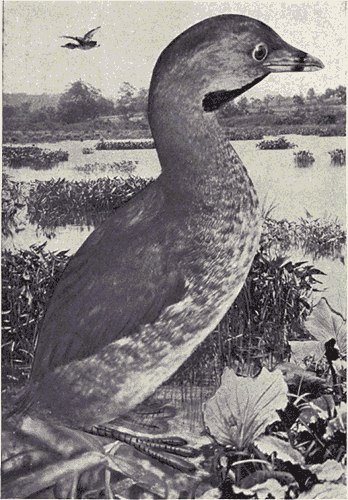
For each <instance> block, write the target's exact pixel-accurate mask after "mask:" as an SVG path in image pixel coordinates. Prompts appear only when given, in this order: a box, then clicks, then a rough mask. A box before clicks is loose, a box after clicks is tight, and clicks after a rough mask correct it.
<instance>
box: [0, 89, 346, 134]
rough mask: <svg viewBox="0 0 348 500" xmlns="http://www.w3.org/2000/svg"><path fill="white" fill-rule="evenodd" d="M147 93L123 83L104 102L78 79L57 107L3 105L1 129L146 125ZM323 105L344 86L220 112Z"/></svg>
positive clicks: (339, 97) (337, 99) (341, 100)
mask: <svg viewBox="0 0 348 500" xmlns="http://www.w3.org/2000/svg"><path fill="white" fill-rule="evenodd" d="M147 97H148V90H147V89H145V88H141V89H136V88H135V87H134V86H132V85H131V84H130V83H128V82H124V83H123V84H122V85H121V87H120V90H119V96H118V99H117V100H116V101H112V100H110V99H106V98H105V97H103V96H102V94H101V92H100V90H98V89H95V88H94V87H92V86H91V85H89V84H87V83H84V82H82V81H81V80H79V81H77V82H75V83H73V84H71V86H70V87H69V89H68V90H67V91H66V92H64V93H63V94H62V95H61V96H60V98H59V101H58V105H57V107H54V106H43V107H42V108H39V109H35V110H31V103H30V101H26V102H22V103H21V104H20V105H19V106H13V105H10V104H6V100H5V104H4V106H3V129H4V130H23V129H45V128H46V129H48V130H55V129H58V128H59V127H61V126H62V125H71V124H77V123H80V122H85V121H87V120H94V119H96V118H103V119H104V118H107V117H111V116H118V117H119V119H120V120H122V122H123V124H124V125H127V124H129V123H130V122H132V121H133V122H134V121H136V122H139V123H143V124H145V123H147V117H146V110H147ZM327 103H334V104H346V87H344V86H342V85H339V86H338V87H337V88H336V89H330V88H329V89H326V90H325V92H324V93H323V94H321V95H316V93H315V91H314V89H313V88H310V89H309V90H308V92H307V95H306V97H304V96H302V95H294V96H293V97H283V96H281V95H277V96H274V95H266V96H265V97H264V98H263V99H255V98H253V97H252V98H250V99H248V98H247V97H245V96H244V97H242V98H241V99H240V100H239V101H237V102H231V103H230V104H229V105H227V106H225V107H224V108H223V109H222V110H221V112H222V116H223V117H224V116H225V117H233V116H236V115H239V116H243V115H244V116H246V115H248V114H253V113H258V114H265V115H271V114H274V113H275V112H278V111H279V109H281V108H284V109H289V108H295V114H296V112H297V113H300V112H303V107H305V106H306V105H308V106H309V105H310V106H311V107H313V106H314V107H315V106H317V107H320V106H322V105H325V104H327Z"/></svg>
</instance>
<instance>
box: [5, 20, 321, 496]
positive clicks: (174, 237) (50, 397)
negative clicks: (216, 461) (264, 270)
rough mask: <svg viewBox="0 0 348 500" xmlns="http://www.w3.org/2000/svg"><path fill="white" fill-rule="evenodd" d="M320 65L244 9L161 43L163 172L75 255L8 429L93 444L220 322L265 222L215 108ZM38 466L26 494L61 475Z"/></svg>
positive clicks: (154, 121)
mask: <svg viewBox="0 0 348 500" xmlns="http://www.w3.org/2000/svg"><path fill="white" fill-rule="evenodd" d="M92 31H95V30H92ZM90 33H91V32H89V33H88V34H87V35H89V34H90ZM87 35H86V36H87ZM85 38H86V37H85ZM76 40H77V41H79V42H80V40H79V39H76ZM321 68H323V64H322V63H321V61H319V59H316V58H315V57H312V56H310V55H309V54H307V53H306V52H303V51H302V50H299V49H296V48H294V47H292V46H291V45H289V44H287V43H286V42H285V41H284V40H282V39H281V38H280V37H279V36H278V35H277V34H276V33H275V32H274V31H273V30H272V29H271V28H270V27H268V26H267V25H265V24H264V23H262V22H260V21H257V20H255V19H252V18H249V17H246V16H242V15H228V14H226V15H220V16H217V17H213V18H209V19H206V20H204V21H202V22H200V23H198V24H196V25H194V26H192V27H191V28H189V29H188V30H186V31H185V32H184V33H182V34H181V35H179V36H178V37H177V38H175V40H173V41H172V42H171V43H170V44H169V45H168V47H167V48H166V49H165V50H164V51H163V52H162V54H161V55H160V57H159V59H158V61H157V63H156V65H155V68H154V71H153V75H152V80H151V85H150V90H149V103H148V117H149V123H150V127H151V131H152V134H153V137H154V141H155V145H156V149H157V154H158V157H159V161H160V163H161V167H162V173H161V175H160V176H159V177H158V179H156V180H155V181H154V182H152V183H151V184H149V185H148V186H147V187H146V188H145V189H144V190H143V191H141V192H140V193H138V194H137V195H135V196H134V197H133V198H131V199H130V201H128V202H127V203H125V204H124V205H123V206H121V207H120V208H118V209H117V210H116V211H115V212H114V213H113V214H112V215H111V216H110V217H109V218H108V219H107V220H106V221H105V222H104V223H103V224H102V225H101V226H100V227H98V228H97V229H95V231H94V232H93V233H92V234H91V235H90V236H89V237H88V238H87V240H86V241H85V242H84V243H83V245H82V246H81V248H80V249H79V250H78V251H77V252H76V254H75V255H74V256H73V257H72V258H71V259H70V261H69V263H68V265H67V267H66V269H65V271H64V273H63V275H62V276H61V278H60V281H59V282H58V284H57V286H56V289H55V291H54V293H53V296H52V298H51V300H50V302H49V304H48V308H47V310H46V314H45V318H44V320H43V322H42V325H41V330H40V333H39V336H38V341H37V346H36V352H35V358H34V364H33V369H32V373H31V379H30V382H29V384H28V386H27V388H26V391H25V395H24V397H22V398H21V400H20V401H19V403H18V405H17V407H16V409H15V411H14V413H13V414H12V416H11V417H10V419H9V420H8V426H9V429H10V430H11V429H12V430H11V432H12V434H11V433H10V436H12V438H13V435H14V434H15V435H16V436H18V440H20V439H23V440H24V441H25V436H29V437H30V439H31V440H33V439H34V440H35V442H36V443H37V446H39V445H40V443H41V445H42V447H44V449H45V450H46V452H47V450H52V454H54V455H53V458H52V460H57V456H58V457H61V460H66V459H67V458H69V457H72V456H74V457H76V455H77V454H78V453H82V452H83V451H90V450H91V447H92V445H91V443H90V442H88V443H87V441H86V439H87V438H83V437H82V436H83V435H85V434H84V433H83V431H89V432H91V431H95V432H96V433H99V434H102V433H103V432H104V429H105V427H104V426H103V425H104V424H107V423H108V422H110V421H111V420H114V419H115V418H116V417H118V416H123V415H127V414H128V413H129V412H131V411H133V410H134V409H135V408H136V407H137V406H138V405H139V404H141V403H142V402H143V401H145V400H146V398H148V397H149V396H150V395H152V394H153V393H154V392H155V390H156V389H157V388H158V387H159V386H161V385H162V384H163V383H164V382H165V381H167V380H168V379H169V378H170V377H171V376H172V375H173V374H174V373H175V372H176V371H177V369H178V368H179V367H180V366H181V365H182V364H183V362H184V361H185V360H186V359H187V358H188V357H189V356H190V355H191V354H192V352H193V351H194V350H195V349H196V348H197V347H198V346H199V345H200V344H201V343H202V341H203V340H204V339H205V338H206V337H207V336H208V335H209V333H210V332H212V331H213V330H214V328H216V326H217V325H218V324H219V322H220V321H221V320H222V318H223V317H224V315H225V314H226V312H227V311H228V309H229V308H230V307H231V305H232V304H233V302H234V300H235V299H236V297H237V296H238V294H239V292H240V290H241V288H242V286H243V284H244V282H245V279H246V277H247V274H248V272H249V269H250V266H251V264H252V261H253V258H254V256H255V253H256V251H257V248H258V245H259V238H260V233H261V226H262V218H261V212H260V207H259V202H258V198H257V194H256V192H255V189H254V187H253V184H252V182H251V180H250V178H249V176H248V173H247V170H246V168H245V167H244V165H243V163H242V161H241V160H240V158H239V156H238V155H237V153H236V152H235V150H234V149H233V147H232V145H231V143H230V141H229V138H228V136H227V134H226V133H225V130H224V129H223V128H222V126H221V125H220V123H219V121H218V116H217V115H218V113H217V112H218V110H219V109H220V108H221V107H222V106H224V105H225V103H227V102H229V101H231V100H233V99H234V98H236V97H237V96H239V95H241V94H243V93H244V92H246V91H247V90H249V89H251V88H252V87H253V86H254V85H256V84H257V83H259V82H261V81H262V80H264V78H266V77H267V76H268V75H269V74H271V73H281V72H304V71H315V70H318V69H321ZM11 426H12V427H11ZM13 429H14V430H13ZM16 433H17V434H16ZM105 434H106V435H108V434H107V432H106V431H105ZM89 437H92V436H89ZM126 439H128V441H129V442H132V441H131V438H129V437H127V438H126ZM126 439H125V440H126ZM133 441H134V440H133ZM31 442H32V441H31ZM66 443H69V446H68V445H67V444H66ZM18 446H19V445H18ZM179 446H180V442H179ZM17 449H18V448H17ZM163 460H164V459H163ZM27 463H29V462H28V461H27ZM74 463H75V462H74ZM166 463H168V462H166ZM10 465H11V467H12V469H13V468H15V467H18V468H20V466H21V465H20V462H19V461H18V460H17V461H13V462H11V464H9V463H8V465H7V470H8V469H9V468H10ZM12 472H13V470H12ZM39 472H40V474H39V473H36V472H35V471H34V472H33V474H32V475H31V476H28V480H27V484H28V485H29V486H30V488H31V489H30V488H29V486H28V487H27V489H26V490H25V491H26V493H28V492H29V494H34V493H35V488H39V487H40V486H41V487H42V488H43V487H48V486H47V485H49V484H48V483H49V481H51V483H52V481H55V480H56V477H55V476H54V475H53V474H52V473H51V472H52V470H51V469H50V474H51V475H50V476H49V477H48V472H47V474H45V471H44V470H40V471H39ZM15 474H17V476H18V470H17V471H15ZM7 477H10V479H11V480H8V481H6V477H5V481H4V480H3V484H4V485H5V486H3V487H4V488H5V494H7V495H8V494H12V495H13V494H14V493H16V494H22V493H23V490H21V488H22V484H23V481H22V482H18V481H19V480H18V481H17V482H16V480H14V479H13V475H12V476H11V475H10V476H7ZM44 479H45V481H44ZM15 488H17V489H15Z"/></svg>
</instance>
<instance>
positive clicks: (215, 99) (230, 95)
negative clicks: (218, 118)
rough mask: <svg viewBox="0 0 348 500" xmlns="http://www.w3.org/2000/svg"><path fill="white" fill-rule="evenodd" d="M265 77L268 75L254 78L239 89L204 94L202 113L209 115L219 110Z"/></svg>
mask: <svg viewBox="0 0 348 500" xmlns="http://www.w3.org/2000/svg"><path fill="white" fill-rule="evenodd" d="M267 75H269V73H266V74H265V75H262V76H260V77H259V78H256V79H255V80H253V81H252V82H251V83H247V84H246V85H244V86H243V87H240V88H239V89H234V90H218V91H216V92H209V94H206V95H205V96H204V99H203V101H202V105H203V109H204V111H206V112H207V113H210V112H211V111H215V110H216V109H219V108H220V106H222V105H223V104H225V103H226V102H229V101H232V99H235V98H236V97H238V96H240V95H241V94H243V93H244V92H246V91H247V90H249V89H251V88H252V87H254V85H257V84H258V83H259V82H261V80H263V79H264V78H266V76H267Z"/></svg>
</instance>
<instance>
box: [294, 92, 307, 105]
mask: <svg viewBox="0 0 348 500" xmlns="http://www.w3.org/2000/svg"><path fill="white" fill-rule="evenodd" d="M292 100H293V102H294V104H295V105H296V106H298V107H301V106H303V105H304V103H305V102H304V99H303V97H302V96H301V95H294V96H293V98H292Z"/></svg>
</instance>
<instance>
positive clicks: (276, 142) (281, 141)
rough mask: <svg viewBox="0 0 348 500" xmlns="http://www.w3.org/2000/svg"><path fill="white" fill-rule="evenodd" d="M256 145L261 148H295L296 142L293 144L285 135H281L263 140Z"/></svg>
mask: <svg viewBox="0 0 348 500" xmlns="http://www.w3.org/2000/svg"><path fill="white" fill-rule="evenodd" d="M256 147H257V148H259V149H293V148H295V147H296V144H292V143H291V142H289V141H288V140H287V139H285V137H279V138H278V139H271V140H268V141H261V142H259V143H258V144H256Z"/></svg>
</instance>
